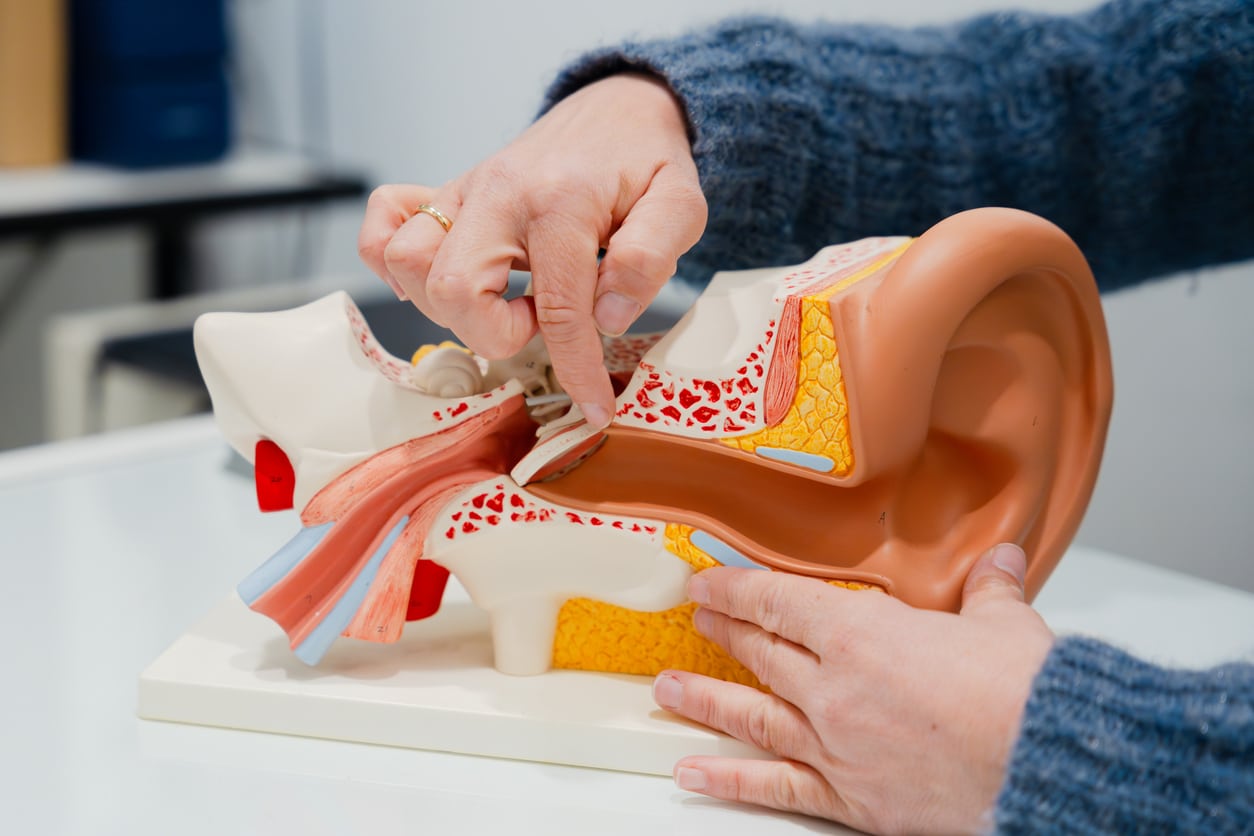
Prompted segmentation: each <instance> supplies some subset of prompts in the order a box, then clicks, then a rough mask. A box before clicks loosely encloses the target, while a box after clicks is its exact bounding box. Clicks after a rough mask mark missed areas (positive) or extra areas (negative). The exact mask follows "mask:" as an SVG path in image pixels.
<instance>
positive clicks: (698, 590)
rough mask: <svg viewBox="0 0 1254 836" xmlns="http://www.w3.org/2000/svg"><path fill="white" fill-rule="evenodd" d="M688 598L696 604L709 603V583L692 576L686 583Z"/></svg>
mask: <svg viewBox="0 0 1254 836" xmlns="http://www.w3.org/2000/svg"><path fill="white" fill-rule="evenodd" d="M688 597H689V598H691V599H692V600H694V601H696V602H697V603H698V604H708V603H710V582H709V581H708V580H706V579H705V578H703V577H701V576H700V575H693V576H692V578H691V579H690V580H689V581H688Z"/></svg>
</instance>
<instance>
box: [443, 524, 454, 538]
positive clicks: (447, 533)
mask: <svg viewBox="0 0 1254 836" xmlns="http://www.w3.org/2000/svg"><path fill="white" fill-rule="evenodd" d="M455 531H456V529H455V528H454V527H453V526H449V529H448V531H446V532H444V536H445V537H447V538H448V539H450V540H452V539H453V534H454V532H455Z"/></svg>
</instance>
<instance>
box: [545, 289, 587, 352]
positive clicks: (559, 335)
mask: <svg viewBox="0 0 1254 836" xmlns="http://www.w3.org/2000/svg"><path fill="white" fill-rule="evenodd" d="M535 300H536V320H537V321H538V322H539V323H540V327H541V328H543V329H544V330H545V336H546V338H548V339H551V340H557V341H558V342H562V341H568V340H571V339H573V338H574V337H575V335H576V334H578V332H579V331H580V330H581V329H583V328H584V327H585V326H586V327H588V328H591V327H592V318H591V315H590V314H589V313H587V312H585V311H583V310H581V309H580V308H579V307H578V306H576V305H575V303H574V300H573V299H571V297H570V296H568V295H567V294H566V293H563V292H560V291H553V290H547V291H542V292H537V293H536V297H535Z"/></svg>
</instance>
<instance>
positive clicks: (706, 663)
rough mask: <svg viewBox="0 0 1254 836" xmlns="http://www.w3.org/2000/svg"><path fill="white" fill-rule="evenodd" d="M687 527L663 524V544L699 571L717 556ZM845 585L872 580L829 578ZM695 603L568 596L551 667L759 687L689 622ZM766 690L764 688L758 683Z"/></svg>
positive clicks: (856, 586) (857, 586)
mask: <svg viewBox="0 0 1254 836" xmlns="http://www.w3.org/2000/svg"><path fill="white" fill-rule="evenodd" d="M692 531H693V529H692V527H691V526H687V525H678V524H675V523H671V524H669V525H667V526H666V531H665V545H666V550H667V551H669V552H671V554H674V555H675V556H676V557H678V558H680V559H681V560H684V561H685V562H687V563H688V564H689V565H691V566H692V568H693V571H697V572H699V571H701V570H702V569H708V568H710V567H711V566H719V565H721V564H719V562H718V561H717V560H715V559H714V558H712V557H710V556H709V555H708V554H706V553H705V552H704V551H702V550H701V549H699V548H697V547H696V546H694V545H693V544H692V539H691V538H692ZM830 583H833V584H835V585H837V586H844V587H848V588H850V589H876V590H878V589H879V587H877V586H873V585H871V584H863V583H857V582H844V581H831V582H830ZM696 608H697V605H696V604H692V603H688V604H681V605H680V606H678V607H673V608H671V609H669V610H663V611H661V612H640V611H637V610H629V609H626V608H625V607H618V606H614V605H613V604H606V603H604V602H602V601H594V600H592V599H590V598H572V599H570V600H568V601H567V602H566V603H565V604H563V605H562V609H561V611H560V612H559V613H558V616H557V631H556V633H555V635H554V638H553V667H555V668H565V669H568V670H584V671H607V672H610V673H631V674H640V675H644V676H655V675H656V674H658V673H660V672H661V671H663V670H666V669H668V668H675V669H678V670H685V671H692V672H694V673H701V674H705V675H706V676H713V677H716V678H718V679H725V680H728V681H730V682H739V683H741V684H742V685H749V686H752V687H754V688H762V687H763V686H762V684H761V683H760V682H758V680H757V677H755V676H754V675H753V674H752V673H750V672H749V671H748V669H746V668H745V667H744V666H743V665H741V664H740V663H739V662H737V661H736V660H735V659H733V658H732V657H731V656H728V655H727V653H726V652H725V651H724V650H723V649H722V648H721V647H719V646H718V645H716V644H714V642H712V641H710V640H709V639H707V638H705V637H704V636H702V635H701V634H700V633H698V632H697V631H696V630H695V629H694V628H693V626H692V613H693V611H694V610H696ZM763 690H765V689H763Z"/></svg>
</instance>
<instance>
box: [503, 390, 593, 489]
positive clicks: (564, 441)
mask: <svg viewBox="0 0 1254 836" xmlns="http://www.w3.org/2000/svg"><path fill="white" fill-rule="evenodd" d="M578 411H579V407H578V406H572V407H571V412H578ZM567 417H569V416H564V417H563V418H562V419H560V420H561V421H562V422H563V423H562V426H561V427H559V428H558V429H556V430H554V431H552V432H544V430H547V429H548V426H545V427H544V428H542V430H541V434H540V440H539V441H537V442H536V445H535V446H534V447H532V448H531V449H530V450H528V451H527V455H525V456H523V457H522V458H521V459H519V460H518V464H516V465H514V469H513V470H511V471H510V473H509V475H510V477H511V478H512V479H513V480H514V481H515V482H517V483H518V484H520V485H525V484H527V483H528V482H530V481H531V480H532V479H534V478H535V475H536V474H537V473H539V472H540V470H541V469H543V468H544V467H545V466H546V465H547V464H548V463H549V462H551V461H554V460H555V459H558V458H561V457H562V456H564V455H566V453H568V452H570V451H571V450H572V449H574V448H575V447H578V446H579V445H580V444H582V443H583V442H584V441H586V440H587V439H589V438H592V437H593V436H597V435H600V434H601V431H600V430H597V429H593V428H592V427H590V426H588V425H587V424H586V423H584V422H583V415H582V413H580V415H579V418H578V420H577V421H567V420H566V418H567Z"/></svg>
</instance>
